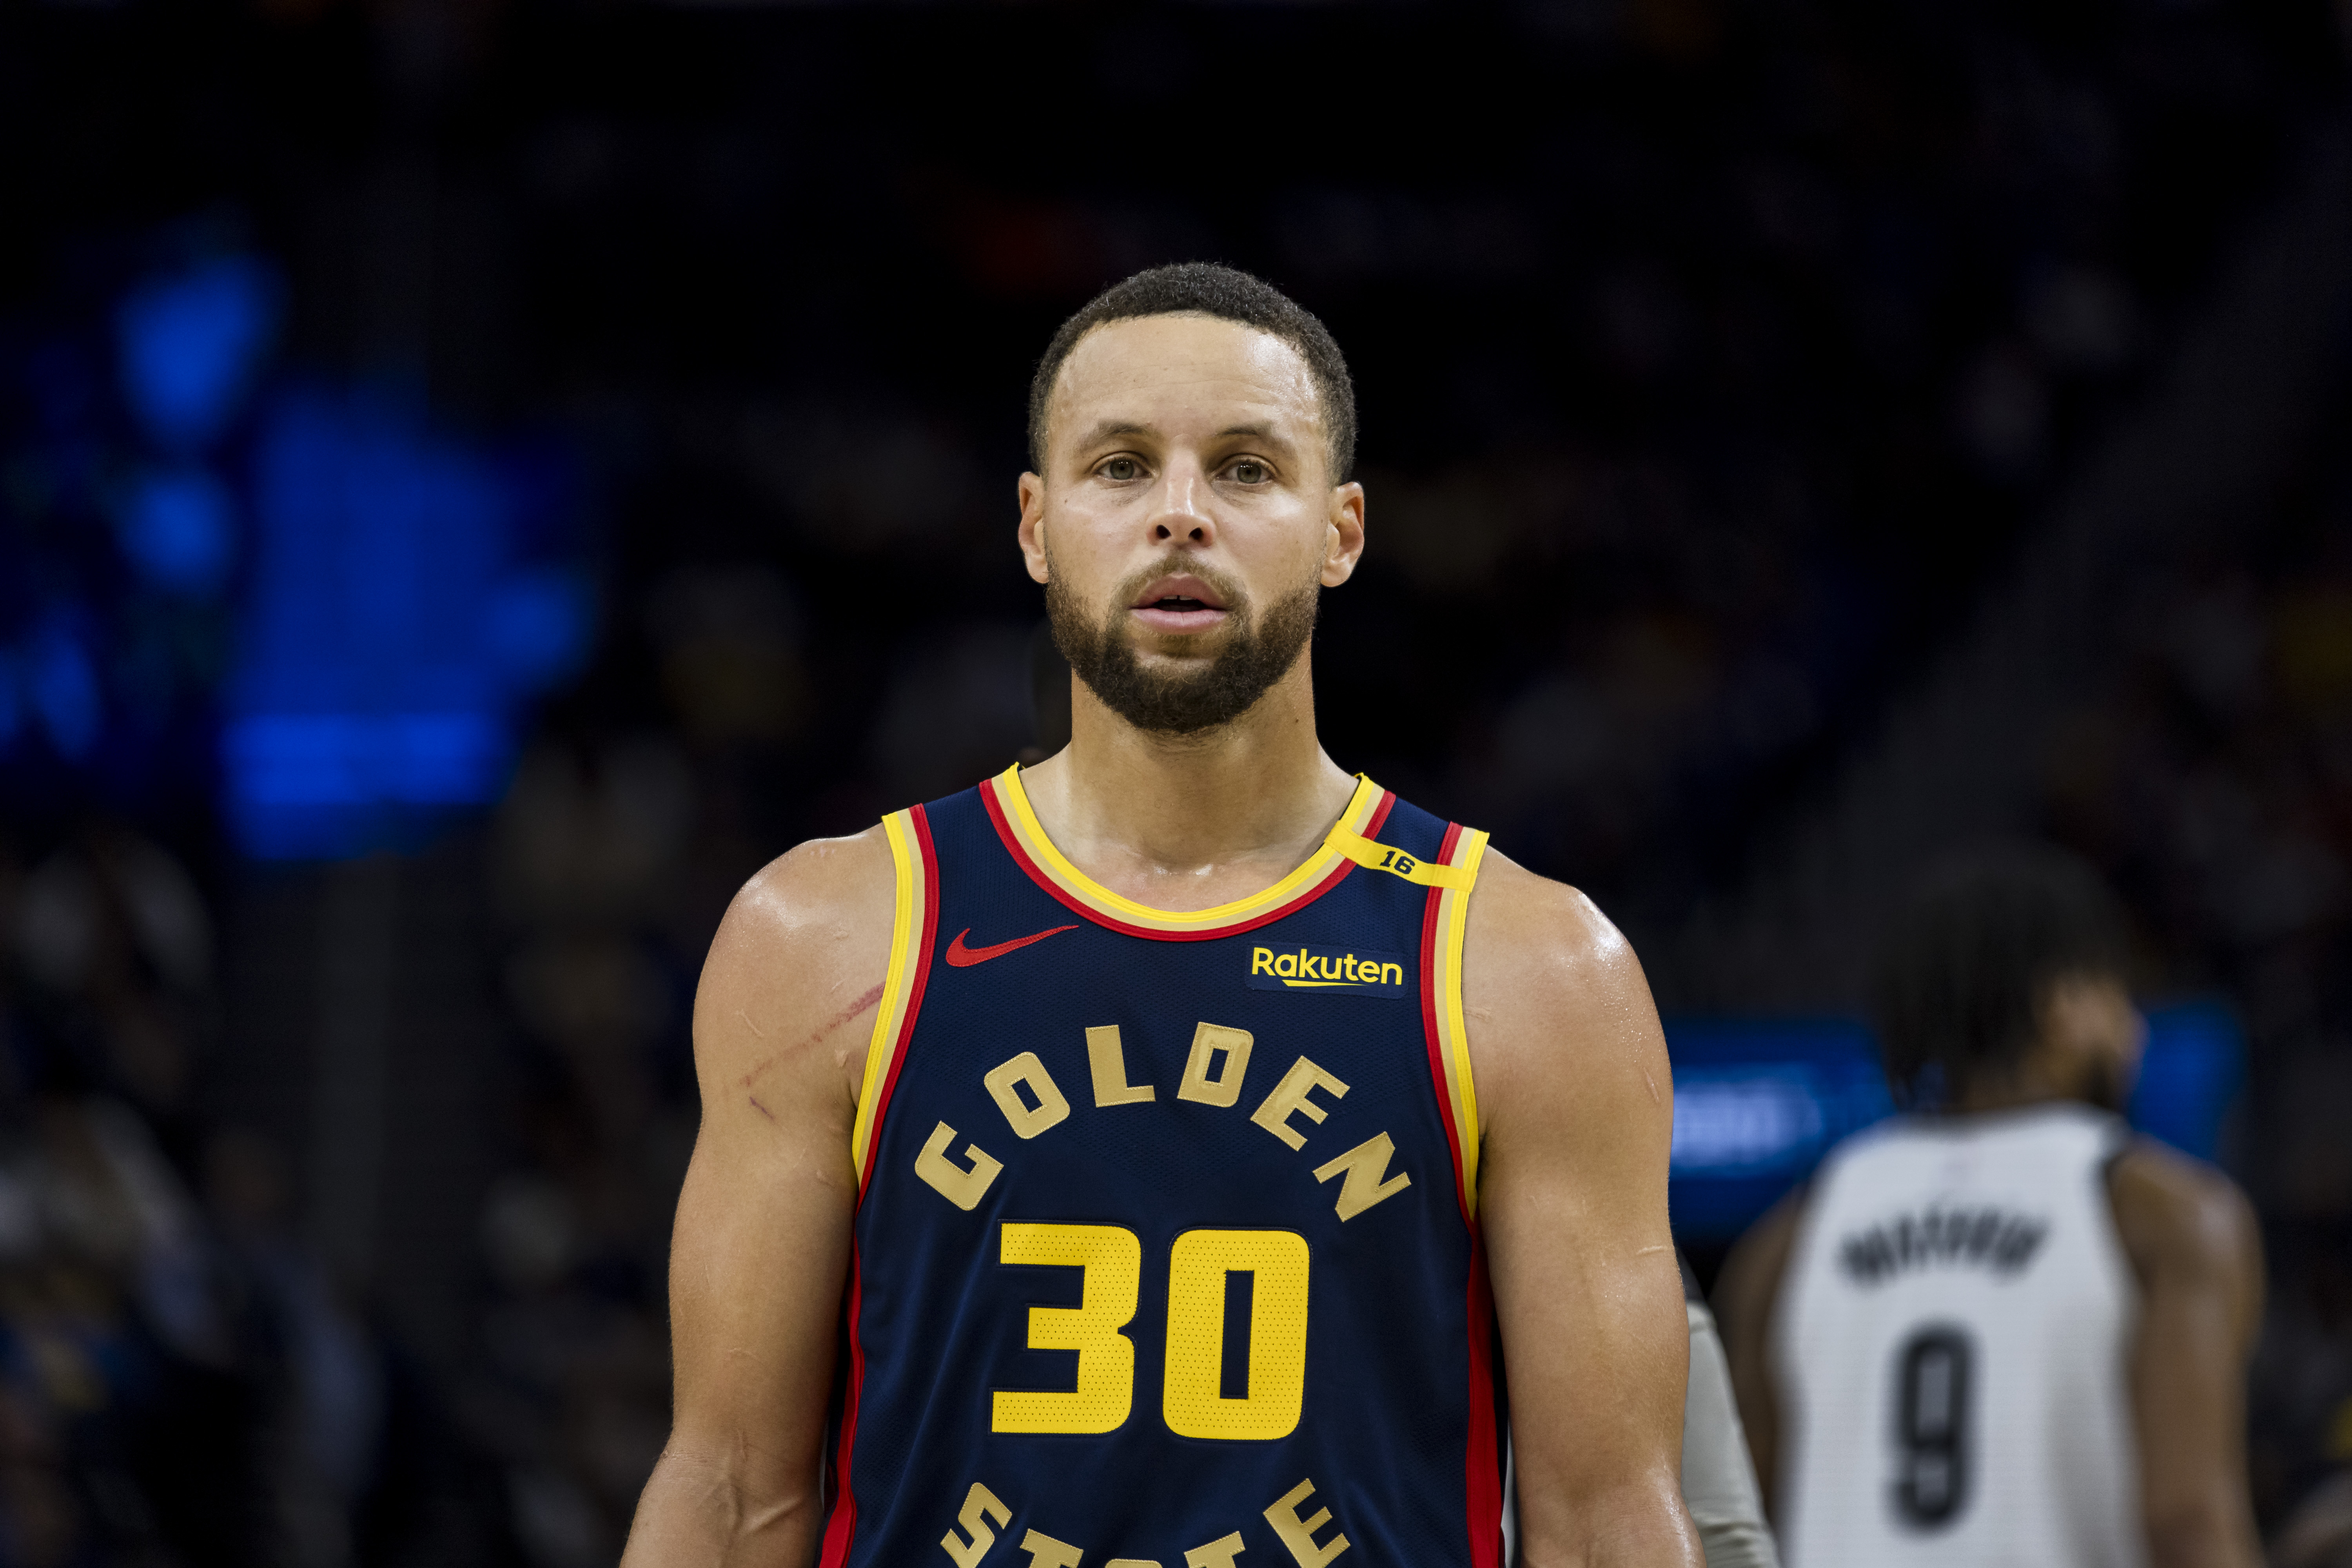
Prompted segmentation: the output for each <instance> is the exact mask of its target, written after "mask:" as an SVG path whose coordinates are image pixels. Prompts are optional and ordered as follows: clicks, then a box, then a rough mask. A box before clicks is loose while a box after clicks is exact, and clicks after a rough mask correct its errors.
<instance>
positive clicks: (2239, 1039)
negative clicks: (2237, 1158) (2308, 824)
mask: <svg viewBox="0 0 2352 1568" xmlns="http://www.w3.org/2000/svg"><path fill="white" fill-rule="evenodd" d="M1666 1043H1667V1047H1668V1049H1669V1051H1670V1052H1671V1053H1672V1055H1673V1058H1674V1064H1675V1134H1674V1154H1673V1167H1672V1171H1671V1173H1670V1175H1669V1178H1668V1203H1669V1205H1670V1206H1671V1208H1672V1211H1673V1214H1674V1224H1675V1234H1676V1235H1677V1236H1680V1237H1683V1238H1685V1240H1691V1241H1720V1240H1727V1239H1728V1238H1730V1237H1733V1236H1736V1235H1737V1234H1738V1233H1739V1232H1740V1231H1741V1230H1743V1229H1745V1228H1746V1227H1747V1226H1748V1224H1749V1223H1750V1222H1751V1221H1753V1220H1754V1219H1755V1218H1756V1216H1757V1215H1760V1214H1762V1213H1763V1212H1764V1210H1765V1209H1767V1208H1769V1206H1771V1205H1772V1204H1773V1202H1774V1201H1775V1200H1777V1199H1778V1198H1779V1197H1780V1195H1781V1194H1783V1193H1785V1192H1787V1191H1788V1190H1789V1189H1790V1187H1793V1186H1795V1185H1796V1184H1798V1183H1799V1182H1801V1181H1802V1180H1804V1179H1805V1178H1806V1177H1807V1176H1809V1175H1811V1173H1812V1171H1813V1167H1814V1166H1816V1165H1818V1164H1819V1163H1821V1161H1822V1156H1823V1155H1824V1154H1826V1153H1828V1152H1829V1151H1830V1150H1831V1148H1832V1146H1834V1145H1835V1144H1836V1143H1837V1142H1838V1141H1839V1140H1840V1139H1842V1138H1844V1137H1846V1136H1847V1135H1849V1134H1851V1133H1853V1132H1858V1131H1861V1130H1862V1129H1864V1128H1865V1127H1868V1126H1870V1125H1871V1124H1873V1123H1874V1122H1877V1121H1883V1120H1885V1118H1886V1117H1889V1116H1892V1115H1893V1114H1894V1113H1895V1105H1894V1101H1893V1100H1892V1098H1891V1097H1890V1096H1889V1095H1888V1093H1887V1089H1886V1081H1885V1075H1884V1069H1883V1068H1881V1066H1880V1063H1879V1055H1878V1047H1877V1042H1876V1041H1875V1040H1874V1038H1873V1037H1872V1036H1871V1033H1870V1031H1869V1030H1868V1029H1866V1028H1864V1026H1862V1025H1861V1024H1859V1023H1857V1022H1853V1021H1852V1020H1847V1019H1835V1018H1823V1019H1706V1020H1691V1019H1675V1020H1669V1021H1668V1023H1667V1025H1666ZM2244 1064H2245V1040H2244V1036H2243V1034H2242V1031H2241V1030H2240V1028H2239V1026H2238V1020H2237V1016H2236V1015H2235V1014H2234V1013H2232V1012H2231V1010H2230V1008H2229V1006H2228V1005H2226V1004H2224V1003H2221V1002H2217V1001H2200V1002H2191V1003H2186V1004H2182V1005H2175V1006H2168V1007H2159V1008H2155V1009H2152V1010H2151V1011H2149V1013H2148V1014H2147V1054H2146V1056H2145V1057H2144V1058H2142V1061H2141V1064H2140V1075H2139V1081H2138V1083H2137V1085H2136V1086H2135V1088H2134V1090H2133V1093H2132V1100H2131V1105H2130V1110H2129V1120H2130V1121H2131V1124H2132V1126H2133V1127H2135V1128H2136V1129H2137V1130H2138V1131H2141V1132H2144V1133H2146V1134H2147V1136H2149V1137H2151V1138H2157V1139H2160V1140H2162V1141H2163V1142H2167V1143H2169V1144H2171V1145H2172V1146H2173V1147H2175V1148H2177V1149H2179V1150H2181V1151H2182V1152H2186V1153H2189V1154H2192V1155H2195V1156H2196V1157H2197V1158H2199V1159H2200V1160H2210V1159H2212V1158H2214V1156H2215V1154H2216V1152H2218V1146H2219V1144H2220V1142H2221V1128H2222V1124H2223V1122H2224V1121H2226V1119H2227V1117H2228V1114H2229V1111H2230V1108H2231V1104H2232V1103H2233V1102H2234V1100H2236V1098H2237V1093H2238V1090H2239V1089H2240V1087H2241V1086H2242V1083H2243V1080H2244V1075H2245V1066H2244Z"/></svg>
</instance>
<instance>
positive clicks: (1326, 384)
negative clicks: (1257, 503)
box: [1029, 261, 1356, 484]
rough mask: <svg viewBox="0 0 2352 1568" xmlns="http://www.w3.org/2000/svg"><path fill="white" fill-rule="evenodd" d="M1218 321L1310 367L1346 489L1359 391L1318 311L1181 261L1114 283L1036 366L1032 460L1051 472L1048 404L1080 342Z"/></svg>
mask: <svg viewBox="0 0 2352 1568" xmlns="http://www.w3.org/2000/svg"><path fill="white" fill-rule="evenodd" d="M1185 315H1201V316H1214V317H1216V318H1217V319H1218V320H1219V321H1238V322H1239V323H1241V324H1242V325H1243V326H1244V327H1255V328H1256V329H1257V330H1258V331H1261V332H1268V333H1271V334H1273V335H1274V336H1275V337H1277V338H1280V339H1281V340H1282V341H1283V342H1286V343H1288V344H1289V345H1290V346H1291V347H1292V348H1294V349H1297V351H1298V357H1299V358H1301V359H1303V360H1305V361H1306V362H1307V374H1308V375H1309V376H1310V377H1312V378H1313V380H1314V382H1315V396H1316V399H1317V401H1318V402H1319V403H1320V404H1321V405H1322V414H1323V434H1324V437H1325V439H1326V442H1327V443H1328V446H1329V447H1330V458H1331V482H1332V483H1333V484H1345V483H1347V482H1348V480H1349V479H1350V478H1352V477H1353V476H1354V473H1355V470H1356V386H1355V383H1354V382H1352V381H1350V380H1349V379H1348V361H1347V359H1346V357H1345V356H1343V355H1342V354H1341V353H1339V344H1338V343H1337V342H1334V341H1333V340H1332V337H1331V333H1330V331H1329V330H1328V329H1327V328H1326V327H1325V326H1324V325H1323V323H1322V322H1321V321H1318V320H1317V319H1316V318H1315V313H1314V312H1313V311H1311V310H1307V308H1306V307H1304V306H1302V305H1300V304H1299V303H1298V302H1297V300H1293V299H1291V297H1290V296H1289V295H1287V294H1285V293H1284V292H1283V291H1282V290H1281V289H1277V288H1276V287H1275V286H1274V285H1273V284H1271V283H1268V282H1266V281H1265V279H1259V278H1253V277H1251V276H1250V275H1249V274H1248V273H1246V272H1243V271H1240V270H1238V269H1237V268H1231V267H1220V266H1218V265H1217V264H1216V263H1215V262H1213V261H1182V262H1178V263H1176V264H1174V265H1173V266H1169V267H1154V268H1149V269H1147V270H1145V271H1142V272H1139V273H1137V274H1136V275H1135V276H1134V277H1132V278H1130V279H1128V280H1127V281H1126V282H1124V283H1114V284H1112V285H1111V286H1110V287H1109V288H1108V289H1104V290H1103V291H1102V292H1101V293H1099V294H1097V295H1096V296H1095V297H1094V298H1093V299H1092V300H1089V301H1087V305H1086V306H1085V308H1084V309H1082V310H1079V311H1078V313H1077V314H1076V315H1075V316H1072V317H1071V318H1070V319H1069V320H1068V321H1064V322H1063V323H1062V327H1061V331H1057V332H1055V334H1054V341H1053V342H1050V343H1047V344H1046V345H1045V358H1043V359H1041V360H1039V361H1038V362H1037V374H1036V376H1035V377H1034V379H1032V380H1031V382H1030V383H1029V461H1030V462H1031V464H1033V465H1034V467H1035V468H1036V469H1037V471H1038V472H1039V473H1041V474H1042V473H1044V472H1045V405H1047V404H1048V403H1049V402H1051V401H1052V399H1053V395H1054V381H1055V377H1057V376H1059V375H1060V374H1062V362H1063V361H1064V360H1066V359H1068V358H1069V357H1070V351H1071V350H1072V349H1074V348H1076V347H1077V346H1078V340H1079V339H1080V338H1083V337H1085V336H1086V335H1087V333H1088V332H1090V331H1093V330H1094V329H1095V328H1097V327H1098V326H1101V325H1102V324H1103V323H1104V322H1106V321H1132V320H1134V319H1136V318H1137V317H1139V316H1185Z"/></svg>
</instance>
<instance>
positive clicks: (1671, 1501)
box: [1518, 1477, 1705, 1568]
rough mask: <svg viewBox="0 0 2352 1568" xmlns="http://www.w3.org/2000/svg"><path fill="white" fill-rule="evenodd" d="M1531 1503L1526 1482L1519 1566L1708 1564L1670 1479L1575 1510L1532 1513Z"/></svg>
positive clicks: (1681, 1567) (1690, 1567)
mask: <svg viewBox="0 0 2352 1568" xmlns="http://www.w3.org/2000/svg"><path fill="white" fill-rule="evenodd" d="M1520 1504H1521V1506H1520V1511H1519V1521H1520V1531H1521V1534H1520V1538H1519V1559H1518V1561H1519V1568H1701V1564H1702V1563H1704V1561H1705V1559H1704V1558H1702V1557H1701V1555H1700V1552H1699V1546H1698V1535H1697V1532H1696V1531H1695V1530H1694V1529H1693V1528H1692V1526H1691V1521H1690V1515H1689V1514H1688V1513H1687V1512H1685V1510H1684V1508H1683V1500H1682V1496H1681V1492H1680V1489H1678V1488H1677V1487H1676V1486H1675V1483H1674V1480H1673V1478H1671V1477H1664V1478H1661V1479H1659V1480H1658V1481H1655V1482H1652V1483H1647V1484H1642V1485H1629V1486H1626V1487H1623V1488H1621V1489H1617V1490H1615V1491H1613V1492H1612V1493H1609V1494H1606V1495H1603V1496H1600V1497H1591V1496H1588V1497H1585V1498H1582V1499H1580V1500H1578V1503H1577V1506H1575V1507H1574V1508H1572V1509H1566V1510H1561V1509H1546V1508H1542V1507H1541V1506H1540V1505H1538V1507H1536V1508H1534V1509H1532V1510H1531V1509H1529V1508H1528V1506H1527V1504H1528V1494H1527V1491H1526V1490H1525V1489H1524V1483H1523V1489H1522V1492H1521V1496H1520ZM1531 1513H1532V1514H1533V1515H1534V1516H1535V1519H1534V1521H1532V1522H1531V1521H1530V1519H1529V1515H1530V1514H1531ZM1547 1516H1549V1518H1550V1519H1551V1521H1552V1522H1550V1523H1546V1522H1544V1521H1545V1520H1546V1518H1547Z"/></svg>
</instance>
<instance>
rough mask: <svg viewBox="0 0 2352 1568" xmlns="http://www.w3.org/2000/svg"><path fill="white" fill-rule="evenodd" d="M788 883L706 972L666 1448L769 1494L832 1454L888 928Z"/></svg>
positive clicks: (773, 887)
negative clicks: (717, 1457) (836, 1360)
mask: <svg viewBox="0 0 2352 1568" xmlns="http://www.w3.org/2000/svg"><path fill="white" fill-rule="evenodd" d="M796 853H798V852H796ZM816 869H817V871H818V872H819V873H824V872H825V871H827V870H828V869H830V868H828V867H827V866H824V865H820V866H819V867H818V868H816ZM852 869H853V870H854V869H855V868H854V867H853V868H852ZM794 871H795V868H792V867H790V866H787V867H786V868H785V869H784V873H783V874H781V875H772V876H766V877H763V878H761V879H755V881H754V883H753V884H752V886H751V888H749V889H746V893H745V895H744V896H742V897H740V898H739V899H738V900H737V907H736V908H735V909H734V910H730V913H729V917H728V920H727V921H726V923H724V924H723V925H722V926H721V927H720V930H719V937H718V940H717V941H716V942H713V944H712V948H711V953H710V957H709V961H708V962H707V963H705V965H704V968H703V976H702V984H701V986H700V988H699V990H698V993H697V995H696V998H695V1020H694V1034H695V1065H696V1071H697V1075H698V1079H699V1080H700V1086H701V1092H702V1125H701V1128H700V1131H698V1134H697V1136H696V1139H695V1148H694V1157H693V1160H692V1162H691V1163H689V1164H688V1169H687V1177H686V1184H685V1188H684V1190H683V1192H682V1193H681V1194H680V1195H679V1199H678V1208H677V1225H676V1228H675V1230H674V1231H673V1233H672V1237H671V1244H670V1314H671V1339H672V1343H673V1356H674V1360H675V1378H676V1394H675V1397H674V1407H675V1415H674V1416H673V1427H674V1430H673V1435H672V1447H674V1448H675V1447H689V1448H696V1449H701V1450H707V1451H709V1452H711V1453H714V1454H721V1453H723V1454H727V1455H731V1456H733V1458H731V1459H730V1464H737V1465H741V1466H746V1467H751V1472H750V1473H751V1474H752V1475H755V1476H757V1477H758V1478H759V1479H760V1482H761V1484H759V1485H757V1486H754V1487H751V1491H752V1492H754V1493H758V1494H765V1493H767V1492H770V1491H772V1490H773V1489H775V1488H777V1487H782V1488H783V1489H785V1490H786V1491H788V1492H790V1491H794V1490H797V1489H800V1488H802V1487H803V1486H805V1485H806V1484H807V1479H808V1478H809V1477H811V1476H813V1475H814V1470H815V1464H816V1458H817V1454H818V1450H819V1447H821V1445H822V1443H823V1438H824V1422H825V1417H826V1414H827V1408H826V1407H827V1404H828V1400H829V1396H830V1394H831V1389H832V1379H833V1357H834V1351H835V1344H836V1342H837V1341H838V1338H839V1330H840V1316H841V1307H842V1293H843V1287H844V1283H845V1279H846V1276H847V1272H848V1267H849V1253H850V1227H851V1222H852V1219H853V1216H854V1215H855V1212H856V1196H857V1179H856V1172H855V1170H854V1169H853V1167H852V1165H851V1160H850V1147H849V1136H850V1123H851V1121H852V1119H853V1116H854V1114H855V1110H856V1099H855V1093H854V1089H853V1084H854V1082H855V1080H856V1067H857V1065H858V1064H859V1063H860V1062H862V1061H863V1059H864V1051H863V1049H862V1046H863V1037H864V1035H865V1034H866V1032H867V1031H868V1030H869V1029H870V1028H871V1026H872V1012H873V1008H872V989H873V988H872V987H871V986H870V985H868V984H866V982H867V981H868V980H869V979H870V978H871V977H873V976H877V975H878V974H879V973H880V972H881V970H882V968H883V966H884V963H885V961H886V958H887V929H888V928H887V896H886V897H885V898H884V900H882V901H881V903H880V904H879V905H878V906H877V908H875V909H868V908H865V907H863V906H861V905H860V904H858V903H856V901H855V900H856V897H857V896H859V895H860V894H861V893H862V890H863V889H862V888H860V887H859V886H856V885H855V884H853V885H852V887H851V888H850V889H849V892H848V893H847V894H843V893H841V892H840V891H839V889H822V890H824V891H829V892H830V893H831V894H832V896H831V897H830V898H829V899H818V898H815V897H814V896H812V895H811V894H810V893H809V892H808V891H807V890H806V888H805V884H806V883H807V882H809V881H812V880H814V878H813V877H810V876H807V875H805V874H803V875H802V876H801V877H800V879H799V880H798V881H795V880H794V879H793V873H794ZM837 880H842V879H837ZM869 901H870V900H869ZM844 910H847V913H846V914H845V913H843V911H844ZM877 912H879V913H881V914H882V915H883V917H884V918H883V920H882V921H877V920H876V919H874V918H873V917H874V915H875V914H876V913H877ZM877 929H878V931H879V932H880V933H881V934H880V937H879V940H877Z"/></svg>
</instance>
